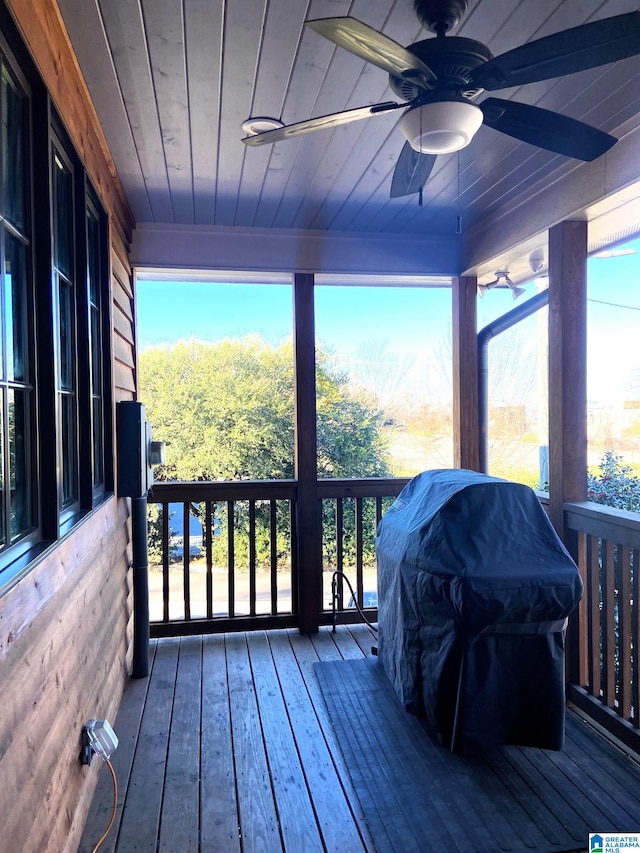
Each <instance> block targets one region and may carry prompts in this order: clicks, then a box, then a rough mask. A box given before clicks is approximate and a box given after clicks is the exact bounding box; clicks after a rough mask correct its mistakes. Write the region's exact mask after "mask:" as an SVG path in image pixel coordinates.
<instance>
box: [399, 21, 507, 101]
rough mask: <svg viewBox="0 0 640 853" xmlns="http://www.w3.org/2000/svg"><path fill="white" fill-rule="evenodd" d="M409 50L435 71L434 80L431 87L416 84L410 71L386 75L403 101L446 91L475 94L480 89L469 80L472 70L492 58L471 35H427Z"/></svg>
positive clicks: (469, 96) (474, 95) (442, 95)
mask: <svg viewBox="0 0 640 853" xmlns="http://www.w3.org/2000/svg"><path fill="white" fill-rule="evenodd" d="M407 50H409V51H411V53H413V54H414V55H415V56H417V57H418V59H421V60H422V62H424V63H425V65H427V66H428V67H429V68H430V69H431V70H432V71H433V73H434V74H435V75H436V77H437V78H438V79H437V81H436V82H435V83H434V84H433V87H432V88H431V90H425V88H424V86H420V85H417V84H416V82H415V81H414V80H412V79H411V76H410V75H407V76H405V77H396V76H395V75H393V74H391V75H389V85H390V86H391V88H392V89H393V91H394V92H395V93H396V95H397V96H398V97H399V98H402V99H403V100H404V101H415V100H416V99H420V100H423V99H424V98H425V96H426V97H427V98H429V97H430V96H433V95H436V96H437V97H439V98H440V99H442V98H443V97H447V96H449V95H462V96H463V97H465V98H474V97H476V96H477V95H478V94H480V92H481V91H482V89H479V88H477V87H476V88H474V87H472V86H471V84H470V83H469V80H470V77H471V72H472V71H473V69H474V68H477V67H478V66H479V65H483V64H484V63H485V62H488V61H489V60H490V59H492V58H493V54H492V53H491V51H490V50H489V48H488V47H486V46H485V45H484V44H482V42H479V41H475V40H474V39H468V38H461V37H460V36H450V37H449V38H446V39H439V38H428V39H424V40H423V41H418V42H416V43H415V44H411V45H409V47H408V48H407Z"/></svg>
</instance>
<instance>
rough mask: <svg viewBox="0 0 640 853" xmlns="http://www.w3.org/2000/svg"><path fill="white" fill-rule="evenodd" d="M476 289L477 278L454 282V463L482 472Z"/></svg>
mask: <svg viewBox="0 0 640 853" xmlns="http://www.w3.org/2000/svg"><path fill="white" fill-rule="evenodd" d="M476 288H477V279H476V278H475V276H462V277H460V278H458V279H457V280H456V281H454V282H453V305H452V307H453V311H452V330H453V331H452V345H453V460H454V463H453V464H454V466H455V467H456V468H469V469H471V470H472V471H479V470H480V431H479V428H478V344H477V328H476V326H477V320H476V298H477V291H476Z"/></svg>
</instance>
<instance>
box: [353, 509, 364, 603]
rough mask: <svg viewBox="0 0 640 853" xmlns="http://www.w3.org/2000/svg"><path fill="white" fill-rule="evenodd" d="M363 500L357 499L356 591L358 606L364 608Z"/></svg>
mask: <svg viewBox="0 0 640 853" xmlns="http://www.w3.org/2000/svg"><path fill="white" fill-rule="evenodd" d="M362 500H363V499H362V498H361V497H357V498H356V507H355V510H356V590H357V598H358V604H359V605H360V607H363V606H364V594H363V593H364V576H363V567H364V555H363V553H362V550H363V540H364V537H363V533H362V525H363V518H362Z"/></svg>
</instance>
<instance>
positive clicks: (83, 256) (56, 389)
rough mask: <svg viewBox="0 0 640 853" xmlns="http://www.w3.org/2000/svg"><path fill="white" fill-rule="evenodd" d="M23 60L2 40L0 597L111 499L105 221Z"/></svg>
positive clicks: (30, 68) (32, 71)
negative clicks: (53, 545)
mask: <svg viewBox="0 0 640 853" xmlns="http://www.w3.org/2000/svg"><path fill="white" fill-rule="evenodd" d="M16 44H17V42H16ZM21 56H22V57H23V59H22V60H21V65H22V66H24V68H26V74H23V70H22V69H21V67H20V66H19V65H18V63H17V62H16V60H15V58H14V56H13V54H12V53H11V52H10V50H9V48H8V46H7V45H6V43H5V42H4V41H3V37H2V36H1V35H0V114H1V116H2V128H1V132H0V592H1V591H2V590H4V589H6V588H7V587H8V586H9V585H10V584H11V583H13V582H14V580H15V579H16V578H17V577H19V576H20V575H21V574H22V573H23V572H24V571H26V570H27V569H28V567H29V565H30V562H31V561H32V560H33V558H34V557H35V555H36V554H37V553H39V552H40V551H41V550H42V549H43V548H45V547H46V546H47V545H49V544H50V543H51V542H53V541H55V540H56V539H58V538H59V537H60V536H61V535H63V534H64V533H65V532H66V531H67V530H68V529H69V528H70V527H71V526H72V525H73V524H75V523H76V522H77V521H78V520H79V519H80V518H81V517H82V516H83V514H86V513H87V512H89V511H90V510H91V509H92V508H93V507H95V506H97V504H98V503H99V502H100V501H101V500H102V499H103V498H104V496H105V495H106V494H107V493H108V492H109V491H110V490H112V489H113V461H112V460H113V435H112V425H111V423H112V414H113V400H112V392H111V352H110V342H111V336H110V334H109V332H110V312H109V310H108V306H109V293H110V291H109V278H108V270H109V264H108V261H109V256H108V239H107V233H108V229H107V219H106V215H105V213H104V211H103V210H102V208H101V205H100V202H99V200H98V197H97V195H96V193H95V192H94V190H93V188H92V187H91V186H90V185H89V182H88V177H87V174H86V172H85V169H84V167H83V164H82V163H81V161H80V160H79V158H78V156H77V154H76V152H75V150H74V148H73V146H72V145H71V143H70V141H69V139H68V137H67V136H66V133H65V131H64V129H63V127H62V125H61V123H60V122H59V120H58V118H57V116H56V115H55V111H54V110H53V108H52V106H51V105H50V103H49V101H48V96H47V94H46V92H45V90H44V89H43V87H42V83H41V81H40V80H39V79H38V76H37V72H36V70H35V68H34V67H33V66H32V65H31V64H30V62H29V60H28V57H26V55H25V54H24V53H21ZM32 128H33V129H34V130H33V132H32ZM34 199H35V200H36V201H37V203H34Z"/></svg>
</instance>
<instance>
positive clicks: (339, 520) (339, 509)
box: [336, 498, 344, 610]
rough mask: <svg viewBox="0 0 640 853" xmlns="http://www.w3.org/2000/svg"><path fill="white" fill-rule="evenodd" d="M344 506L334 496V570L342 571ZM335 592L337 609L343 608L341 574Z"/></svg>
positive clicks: (341, 501) (340, 500) (341, 500)
mask: <svg viewBox="0 0 640 853" xmlns="http://www.w3.org/2000/svg"><path fill="white" fill-rule="evenodd" d="M343 513H344V506H343V499H342V498H336V570H337V571H339V572H344V515H343ZM336 580H337V587H336V592H337V594H338V601H337V607H338V610H342V609H343V608H344V587H343V584H342V575H341V574H340V575H338V577H337V579H336Z"/></svg>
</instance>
